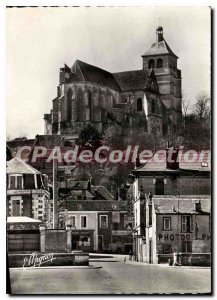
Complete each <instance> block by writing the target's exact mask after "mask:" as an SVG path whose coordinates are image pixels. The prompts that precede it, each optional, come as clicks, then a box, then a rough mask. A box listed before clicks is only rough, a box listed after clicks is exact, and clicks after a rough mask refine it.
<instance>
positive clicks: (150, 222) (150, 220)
mask: <svg viewBox="0 0 217 300" xmlns="http://www.w3.org/2000/svg"><path fill="white" fill-rule="evenodd" d="M148 208H149V210H148V212H149V226H152V205H149V206H148Z"/></svg>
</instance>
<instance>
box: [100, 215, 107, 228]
mask: <svg viewBox="0 0 217 300" xmlns="http://www.w3.org/2000/svg"><path fill="white" fill-rule="evenodd" d="M100 228H108V216H100Z"/></svg>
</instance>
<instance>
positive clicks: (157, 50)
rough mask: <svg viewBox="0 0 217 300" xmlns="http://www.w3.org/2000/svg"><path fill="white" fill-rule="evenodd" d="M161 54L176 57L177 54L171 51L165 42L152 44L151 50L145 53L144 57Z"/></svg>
mask: <svg viewBox="0 0 217 300" xmlns="http://www.w3.org/2000/svg"><path fill="white" fill-rule="evenodd" d="M160 54H172V55H174V56H175V57H177V56H176V55H175V53H173V51H172V50H171V49H170V47H169V45H168V44H167V42H166V41H165V40H163V41H161V42H159V43H154V44H152V46H151V48H150V49H149V50H148V51H147V52H145V54H143V55H142V56H151V55H160Z"/></svg>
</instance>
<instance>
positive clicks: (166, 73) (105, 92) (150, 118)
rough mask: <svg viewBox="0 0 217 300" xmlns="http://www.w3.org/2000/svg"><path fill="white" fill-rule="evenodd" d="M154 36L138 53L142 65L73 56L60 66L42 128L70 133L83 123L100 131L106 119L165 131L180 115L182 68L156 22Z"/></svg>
mask: <svg viewBox="0 0 217 300" xmlns="http://www.w3.org/2000/svg"><path fill="white" fill-rule="evenodd" d="M156 33H157V40H156V43H154V44H153V45H152V47H151V49H150V50H149V51H148V52H146V53H145V54H144V55H143V56H142V58H143V69H141V70H135V71H126V72H120V73H110V72H108V71H105V70H103V69H100V68H98V67H96V66H92V65H90V64H87V63H85V62H82V61H80V60H76V61H75V63H74V64H73V66H72V67H71V68H70V67H68V66H67V65H65V66H64V67H63V68H61V69H60V80H59V86H58V87H57V97H56V98H55V99H53V101H52V102H53V105H52V109H51V111H50V113H49V114H45V115H44V120H45V134H46V135H47V134H50V135H52V134H54V135H62V136H64V135H66V136H70V135H71V136H73V135H77V134H79V133H80V131H81V130H82V129H83V128H85V127H86V126H87V124H92V125H94V126H95V127H96V128H97V130H98V131H99V132H104V130H105V129H106V128H107V127H109V126H110V125H111V124H118V125H120V127H121V130H124V129H128V128H130V127H133V126H139V127H143V128H144V130H145V131H147V132H149V133H153V134H155V133H159V134H162V133H167V132H168V130H174V129H176V128H177V127H179V124H180V121H181V71H180V70H178V69H177V58H178V57H177V56H176V55H175V54H174V53H173V52H172V50H171V49H170V47H169V46H168V44H167V43H166V41H165V40H164V38H163V29H162V27H159V28H157V30H156Z"/></svg>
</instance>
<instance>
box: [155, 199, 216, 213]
mask: <svg viewBox="0 0 217 300" xmlns="http://www.w3.org/2000/svg"><path fill="white" fill-rule="evenodd" d="M152 201H153V205H154V208H155V212H156V213H160V214H163V213H165V214H167V213H171V214H174V213H177V212H179V213H184V214H193V213H195V207H194V203H196V202H199V201H200V203H201V212H202V213H210V212H211V199H210V197H209V196H200V195H192V196H181V197H174V196H153V198H152Z"/></svg>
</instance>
